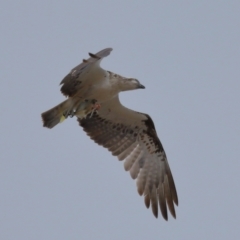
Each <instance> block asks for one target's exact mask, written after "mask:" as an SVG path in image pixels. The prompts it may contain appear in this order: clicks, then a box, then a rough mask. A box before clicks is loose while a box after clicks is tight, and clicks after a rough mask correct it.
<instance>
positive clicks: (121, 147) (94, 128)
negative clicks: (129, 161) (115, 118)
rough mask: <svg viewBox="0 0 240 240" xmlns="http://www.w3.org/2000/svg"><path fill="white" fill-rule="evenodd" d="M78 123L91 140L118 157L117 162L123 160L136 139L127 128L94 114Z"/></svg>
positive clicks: (79, 120)
mask: <svg viewBox="0 0 240 240" xmlns="http://www.w3.org/2000/svg"><path fill="white" fill-rule="evenodd" d="M78 122H79V124H80V126H82V127H83V129H84V131H85V132H86V133H87V135H88V136H90V138H91V139H92V140H94V141H95V142H96V143H98V144H99V145H101V146H103V147H105V148H107V149H108V150H109V151H111V152H112V154H113V155H115V156H118V157H119V160H123V159H125V157H126V156H127V155H128V154H129V151H131V145H132V144H133V143H134V142H135V141H136V138H137V137H136V135H134V134H133V133H134V131H133V130H132V129H131V128H129V127H128V126H125V125H123V124H121V123H113V122H111V121H109V120H106V119H104V118H102V117H100V116H99V115H98V114H97V113H96V112H95V113H94V114H93V115H92V116H91V117H90V115H88V116H87V117H86V118H84V119H78ZM135 133H136V131H135Z"/></svg>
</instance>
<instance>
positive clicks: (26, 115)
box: [0, 0, 240, 240]
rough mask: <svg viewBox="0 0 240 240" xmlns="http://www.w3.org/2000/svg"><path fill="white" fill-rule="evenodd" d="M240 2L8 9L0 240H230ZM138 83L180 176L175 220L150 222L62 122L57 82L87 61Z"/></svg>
mask: <svg viewBox="0 0 240 240" xmlns="http://www.w3.org/2000/svg"><path fill="white" fill-rule="evenodd" d="M239 12H240V2H239V1H217V0H216V1H213V0H212V1H157V0H156V1H127V0H121V1H98V0H94V1H65V2H64V1H57V0H56V1H30V0H28V1H24V0H23V1H16V0H15V1H2V2H1V10H0V26H1V39H0V42H1V44H0V48H1V49H0V50H1V56H0V65H1V71H0V79H1V88H0V98H1V120H0V135H1V138H0V152H1V166H0V190H1V197H0V212H1V214H0V239H3V240H16V239H17V240H19V239H20V240H26V239H34V240H35V239H36V240H40V239H41V240H42V239H44V240H48V239H49V240H52V239H58V240H61V239H87V240H92V239H117V240H118V239H119V240H120V239H131V240H132V239H139V240H141V239H168V240H169V239H219V240H221V239H238V238H239V237H240V229H239V222H240V217H239V216H240V214H239V213H240V212H239V206H238V205H239V202H240V191H239V182H240V174H239V169H240V163H239V160H240V151H239V143H240V141H239V136H240V125H239V123H240V113H239V102H240V94H239V89H240V81H239V78H240V67H239V63H240V28H239V26H240V15H239ZM106 47H112V48H113V52H112V53H111V55H110V56H109V57H107V58H106V59H104V61H103V62H102V66H103V67H104V68H105V69H108V70H111V71H113V72H116V73H119V74H121V75H123V76H129V77H134V78H137V79H139V80H140V81H141V83H142V84H143V85H145V86H146V89H145V90H138V91H132V92H126V93H122V94H121V95H120V98H121V101H122V103H123V104H124V105H126V106H127V107H129V108H132V109H134V110H137V111H141V112H145V113H148V114H149V115H150V116H151V117H152V119H153V121H154V123H155V126H156V129H157V132H158V135H159V137H160V139H161V141H162V143H163V146H164V148H165V150H166V153H167V156H168V160H169V163H170V167H171V170H172V173H173V176H174V179H175V183H176V187H177V191H178V195H179V207H177V208H176V212H177V219H176V220H174V219H173V218H172V217H169V221H168V222H165V221H164V220H163V219H162V218H161V217H160V218H158V219H155V218H154V217H153V215H152V213H151V210H147V209H146V208H145V206H144V201H143V198H142V197H140V196H138V193H137V190H136V184H135V182H134V181H132V179H131V177H130V175H129V173H127V172H125V171H124V168H123V163H122V162H118V160H117V159H116V158H115V157H113V156H111V154H110V153H109V152H108V151H107V150H106V149H103V148H101V147H99V146H97V145H96V144H95V143H94V142H92V141H91V140H90V139H89V138H88V137H87V136H86V135H85V133H84V132H83V131H82V130H81V128H80V127H79V126H78V123H77V121H76V119H70V120H67V121H66V122H64V123H63V124H61V125H58V126H57V127H56V128H54V129H52V130H49V129H45V128H43V127H42V122H41V118H40V114H41V112H43V111H45V110H47V109H49V108H50V107H52V106H54V105H56V104H57V103H59V102H60V101H62V100H64V97H63V96H62V95H61V93H60V91H59V83H60V81H61V80H62V78H63V77H64V76H65V75H66V74H67V73H68V72H69V71H70V70H71V68H73V67H74V66H76V65H77V64H78V63H80V62H81V61H82V59H83V58H86V57H87V53H88V52H93V53H94V52H97V51H99V50H101V49H103V48H106Z"/></svg>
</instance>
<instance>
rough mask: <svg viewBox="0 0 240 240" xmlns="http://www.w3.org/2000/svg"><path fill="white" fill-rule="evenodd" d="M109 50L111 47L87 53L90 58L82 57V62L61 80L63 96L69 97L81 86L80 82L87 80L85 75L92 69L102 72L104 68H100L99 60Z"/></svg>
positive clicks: (105, 55) (107, 53)
mask: <svg viewBox="0 0 240 240" xmlns="http://www.w3.org/2000/svg"><path fill="white" fill-rule="evenodd" d="M111 51H112V48H106V49H103V50H102V51H100V52H98V53H96V54H93V53H89V56H90V58H88V59H87V60H86V59H83V62H82V63H81V64H79V65H78V66H76V67H75V68H73V69H72V70H71V71H70V73H69V74H68V75H67V76H66V77H65V78H64V79H63V80H62V81H61V83H60V85H61V84H62V87H61V92H62V93H63V94H64V95H65V96H70V97H71V96H73V95H74V94H75V93H76V92H77V91H78V90H79V89H80V88H81V85H82V83H83V82H84V81H85V80H87V76H88V75H90V74H91V72H93V71H94V69H95V70H96V69H97V70H98V71H100V72H101V71H102V72H104V70H103V69H101V68H100V62H101V60H102V59H103V58H104V57H107V56H108V55H109V54H110V52H111Z"/></svg>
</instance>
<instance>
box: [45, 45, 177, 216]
mask: <svg viewBox="0 0 240 240" xmlns="http://www.w3.org/2000/svg"><path fill="white" fill-rule="evenodd" d="M111 51H112V49H111V48H106V49H104V50H102V51H100V52H98V53H96V54H92V53H89V56H90V58H88V59H87V60H85V59H83V62H82V63H81V64H79V65H78V66H76V67H75V68H73V69H72V70H71V71H70V73H69V74H68V75H67V76H66V77H65V78H64V79H63V80H62V81H61V83H60V84H61V85H62V87H61V92H62V93H63V95H65V96H66V97H67V100H65V101H64V102H62V103H60V104H59V105H57V106H56V107H54V108H52V109H50V110H48V111H46V112H44V113H42V120H43V126H44V127H47V128H53V127H54V126H56V125H57V124H58V123H60V122H62V121H63V120H65V119H66V118H68V117H73V116H76V117H77V120H78V122H79V125H80V126H81V127H82V128H83V130H84V131H85V132H86V134H87V135H88V136H89V137H90V138H91V139H92V140H93V141H95V142H96V143H97V144H99V145H101V146H103V147H105V148H107V149H108V150H109V151H110V152H111V153H112V155H113V156H117V157H118V159H119V160H120V161H122V160H124V168H125V170H126V171H129V172H130V175H131V177H132V178H133V179H136V184H137V190H138V193H139V194H140V195H141V196H142V195H143V196H144V201H145V205H146V207H147V208H149V207H150V205H151V208H152V212H153V214H154V216H155V217H156V218H157V217H158V212H159V209H160V211H161V213H162V216H163V218H164V219H165V220H167V219H168V210H169V211H170V213H171V214H172V216H173V217H174V218H176V213H175V208H174V204H175V205H178V197H177V191H176V187H175V184H174V180H173V176H172V173H171V170H170V167H169V164H168V161H167V157H166V154H165V151H164V149H163V146H162V144H161V142H160V140H159V138H158V136H157V132H156V129H155V126H154V123H153V121H152V119H151V118H150V116H149V115H147V114H145V113H140V112H136V111H133V110H131V109H128V108H126V107H124V106H123V105H122V104H121V103H120V101H119V96H118V95H119V93H120V92H123V91H128V90H135V89H144V88H145V87H144V86H143V85H142V84H141V83H140V82H139V81H138V80H137V79H134V78H126V77H123V76H120V75H118V74H115V73H113V72H110V71H106V70H104V69H102V68H101V67H100V62H101V60H102V59H103V58H104V57H107V56H108V55H109V54H110V52H111ZM167 209H168V210H167Z"/></svg>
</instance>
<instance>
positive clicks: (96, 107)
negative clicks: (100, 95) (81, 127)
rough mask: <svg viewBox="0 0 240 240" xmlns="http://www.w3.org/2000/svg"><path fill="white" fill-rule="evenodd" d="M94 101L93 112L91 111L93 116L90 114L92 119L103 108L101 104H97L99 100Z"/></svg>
mask: <svg viewBox="0 0 240 240" xmlns="http://www.w3.org/2000/svg"><path fill="white" fill-rule="evenodd" d="M93 101H94V103H93V106H92V111H91V114H90V118H91V117H92V115H93V113H94V112H95V111H98V110H99V109H100V108H101V105H100V103H98V102H97V100H95V99H94V100H93Z"/></svg>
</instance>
